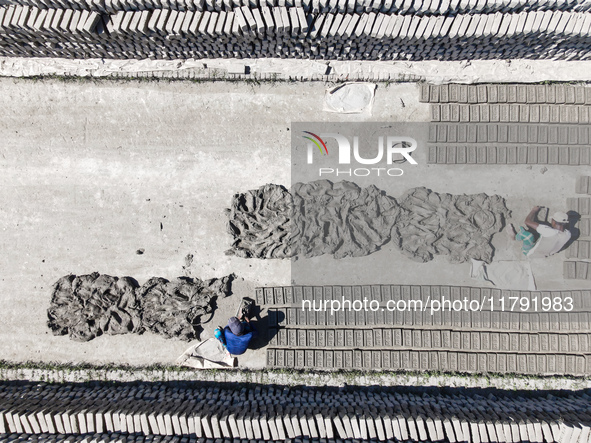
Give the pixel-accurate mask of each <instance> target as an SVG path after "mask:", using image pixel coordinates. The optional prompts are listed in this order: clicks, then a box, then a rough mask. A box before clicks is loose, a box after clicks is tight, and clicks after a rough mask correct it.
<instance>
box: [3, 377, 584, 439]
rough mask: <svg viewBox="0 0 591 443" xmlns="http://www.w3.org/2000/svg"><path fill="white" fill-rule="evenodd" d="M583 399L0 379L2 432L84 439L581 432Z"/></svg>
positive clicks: (560, 435)
mask: <svg viewBox="0 0 591 443" xmlns="http://www.w3.org/2000/svg"><path fill="white" fill-rule="evenodd" d="M590 399H591V398H590V397H589V395H588V394H587V393H585V392H579V393H571V394H570V395H562V396H553V395H548V394H546V395H540V394H537V393H530V394H528V395H527V396H523V395H520V393H508V392H502V391H495V392H490V391H488V392H482V393H479V392H457V391H453V390H450V391H448V392H446V393H445V394H444V393H440V392H438V391H435V390H433V391H427V390H422V391H417V390H414V391H413V390H408V389H407V390H400V389H389V388H380V389H379V390H373V389H367V388H353V389H351V388H349V389H343V388H339V389H337V388H300V387H296V388H288V387H277V386H275V387H267V386H264V387H262V386H260V385H252V386H248V387H242V388H235V389H232V388H220V387H207V386H205V387H199V386H192V385H183V386H178V385H177V386H171V385H167V384H160V383H155V384H140V385H135V384H134V385H129V384H128V385H116V386H113V385H109V386H105V385H98V386H94V387H91V386H86V385H35V384H24V385H2V386H0V408H1V411H2V412H1V413H0V423H1V425H0V426H1V427H2V428H1V429H0V433H1V434H2V435H3V436H4V437H8V434H10V433H13V434H24V433H26V434H35V435H39V434H42V435H45V436H48V435H49V434H61V435H63V434H70V435H71V434H74V435H75V434H84V435H86V437H87V441H89V439H92V438H100V437H101V436H106V438H107V440H113V439H114V438H115V436H117V438H125V436H127V435H130V434H131V435H133V434H135V436H138V437H139V438H142V437H141V436H144V435H148V436H151V437H152V436H169V437H171V436H186V437H187V440H185V441H188V438H189V437H192V438H209V439H216V440H215V441H216V442H217V441H222V440H217V439H221V438H226V439H229V438H234V439H246V440H243V441H253V440H258V441H261V440H265V441H285V440H287V439H293V438H304V439H324V440H320V441H327V440H328V441H335V439H336V441H342V439H357V441H359V440H365V441H368V440H371V441H409V440H410V441H449V442H456V441H458V442H460V441H498V442H518V441H531V442H542V441H547V442H554V441H578V442H587V441H590V439H591V436H590V431H591V427H590V426H591V415H590V414H591V407H590V404H591V402H590ZM15 437H16V435H15ZM150 440H151V441H157V439H156V438H150ZM136 441H137V440H136ZM140 441H143V440H140ZM160 441H171V439H168V440H166V439H163V440H160ZM201 441H203V440H201ZM234 441H236V440H234Z"/></svg>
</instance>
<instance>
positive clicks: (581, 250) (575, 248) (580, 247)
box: [566, 240, 591, 260]
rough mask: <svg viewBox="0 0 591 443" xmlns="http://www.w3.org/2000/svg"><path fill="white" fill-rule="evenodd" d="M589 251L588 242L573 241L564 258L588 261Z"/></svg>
mask: <svg viewBox="0 0 591 443" xmlns="http://www.w3.org/2000/svg"><path fill="white" fill-rule="evenodd" d="M590 250H591V241H590V240H575V241H574V242H572V244H571V245H570V246H569V247H568V248H567V249H566V258H580V259H583V260H589V259H590V258H591V253H590Z"/></svg>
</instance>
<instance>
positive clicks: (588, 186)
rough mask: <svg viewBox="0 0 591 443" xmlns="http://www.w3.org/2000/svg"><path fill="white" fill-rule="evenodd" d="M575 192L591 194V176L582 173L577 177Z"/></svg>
mask: <svg viewBox="0 0 591 443" xmlns="http://www.w3.org/2000/svg"><path fill="white" fill-rule="evenodd" d="M575 192H576V193H577V194H590V195H591V177H589V176H587V175H582V176H579V177H577V182H576V185H575Z"/></svg>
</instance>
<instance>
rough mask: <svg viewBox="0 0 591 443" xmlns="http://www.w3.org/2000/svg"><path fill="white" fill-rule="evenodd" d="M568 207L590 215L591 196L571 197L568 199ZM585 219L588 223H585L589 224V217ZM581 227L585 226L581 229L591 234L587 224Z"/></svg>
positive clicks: (570, 209)
mask: <svg viewBox="0 0 591 443" xmlns="http://www.w3.org/2000/svg"><path fill="white" fill-rule="evenodd" d="M566 208H567V210H569V211H575V212H577V213H578V214H579V215H590V214H591V197H569V198H567V199H566ZM585 220H586V222H587V223H585V225H587V224H588V219H585ZM581 221H582V220H581ZM581 227H582V228H583V229H581V231H583V230H584V231H585V232H586V235H589V234H588V228H587V226H581ZM581 234H582V233H581ZM586 235H585V236H586ZM581 236H583V235H581Z"/></svg>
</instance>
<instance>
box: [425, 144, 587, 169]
mask: <svg viewBox="0 0 591 443" xmlns="http://www.w3.org/2000/svg"><path fill="white" fill-rule="evenodd" d="M427 162H428V163H436V164H461V165H464V164H473V165H476V164H480V165H484V164H486V165H490V164H493V165H495V164H498V165H520V164H522V165H564V166H569V165H570V166H580V165H589V164H591V147H590V146H528V145H518V146H487V145H458V146H454V145H449V146H447V145H436V146H429V155H428V158H427Z"/></svg>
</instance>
